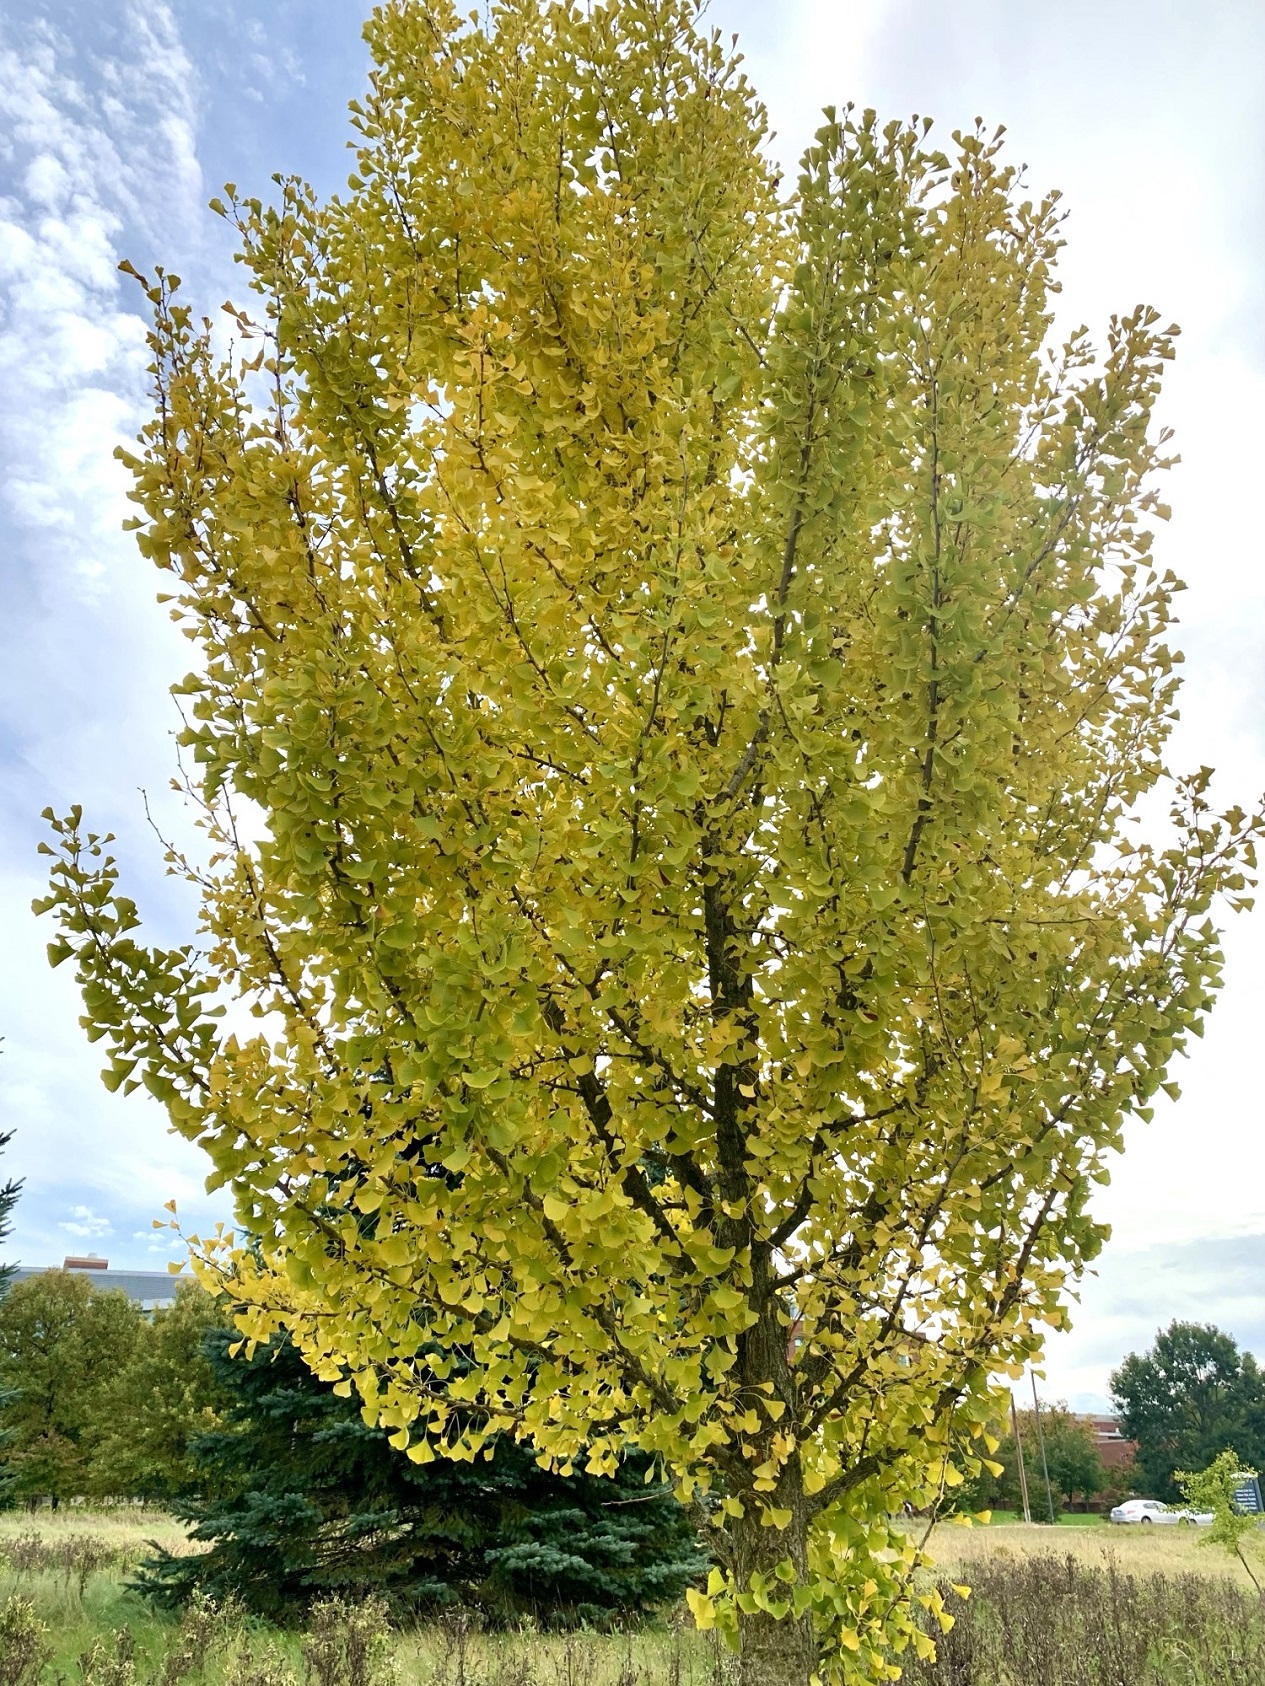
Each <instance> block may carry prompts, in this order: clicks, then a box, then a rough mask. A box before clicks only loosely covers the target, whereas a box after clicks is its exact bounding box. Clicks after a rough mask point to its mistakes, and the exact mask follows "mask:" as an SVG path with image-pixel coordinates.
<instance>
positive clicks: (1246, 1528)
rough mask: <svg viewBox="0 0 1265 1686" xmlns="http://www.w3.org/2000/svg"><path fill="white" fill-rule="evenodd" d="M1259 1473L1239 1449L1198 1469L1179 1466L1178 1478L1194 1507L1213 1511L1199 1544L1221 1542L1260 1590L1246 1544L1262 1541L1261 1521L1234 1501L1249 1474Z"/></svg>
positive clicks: (1188, 1500) (1189, 1503)
mask: <svg viewBox="0 0 1265 1686" xmlns="http://www.w3.org/2000/svg"><path fill="white" fill-rule="evenodd" d="M1255 1474H1256V1471H1255V1470H1254V1469H1245V1468H1244V1467H1243V1464H1242V1462H1241V1461H1240V1459H1239V1455H1238V1453H1237V1452H1233V1451H1230V1450H1229V1449H1227V1450H1226V1451H1224V1452H1219V1453H1218V1454H1217V1456H1216V1457H1215V1458H1214V1459H1213V1460H1212V1462H1211V1463H1210V1464H1209V1465H1208V1467H1207V1469H1203V1470H1199V1471H1197V1472H1194V1473H1192V1472H1190V1471H1189V1470H1178V1471H1177V1475H1176V1481H1177V1485H1178V1487H1179V1488H1180V1489H1181V1494H1182V1497H1183V1498H1184V1499H1185V1501H1186V1503H1187V1504H1188V1505H1189V1506H1190V1507H1191V1509H1192V1510H1202V1511H1211V1512H1212V1526H1211V1527H1210V1528H1209V1529H1208V1532H1207V1533H1206V1534H1205V1535H1204V1536H1203V1538H1202V1539H1201V1540H1200V1542H1199V1543H1200V1545H1209V1546H1220V1547H1221V1548H1222V1549H1223V1550H1224V1551H1227V1552H1229V1554H1230V1556H1231V1557H1237V1558H1238V1560H1239V1562H1240V1563H1241V1564H1242V1565H1243V1567H1244V1569H1246V1570H1247V1573H1248V1577H1249V1579H1250V1580H1251V1582H1252V1585H1253V1586H1254V1587H1255V1588H1256V1590H1257V1592H1261V1591H1263V1590H1265V1588H1262V1586H1261V1583H1260V1581H1259V1580H1258V1579H1257V1578H1256V1571H1255V1570H1254V1569H1253V1568H1252V1565H1251V1564H1250V1563H1249V1562H1248V1560H1247V1558H1246V1556H1245V1555H1244V1552H1243V1547H1244V1546H1245V1545H1247V1544H1248V1543H1249V1541H1250V1542H1252V1543H1253V1544H1258V1543H1259V1541H1260V1527H1261V1521H1260V1517H1259V1516H1255V1515H1253V1514H1252V1512H1251V1511H1243V1510H1239V1509H1238V1507H1237V1506H1236V1505H1235V1502H1234V1493H1235V1489H1236V1488H1237V1487H1238V1486H1239V1484H1240V1482H1241V1481H1243V1480H1244V1478H1245V1477H1247V1476H1253V1475H1255Z"/></svg>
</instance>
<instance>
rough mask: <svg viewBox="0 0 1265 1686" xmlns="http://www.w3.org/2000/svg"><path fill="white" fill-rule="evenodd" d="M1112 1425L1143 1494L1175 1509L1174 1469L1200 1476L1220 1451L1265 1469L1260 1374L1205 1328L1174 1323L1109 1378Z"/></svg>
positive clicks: (1227, 1339)
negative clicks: (1116, 1417)
mask: <svg viewBox="0 0 1265 1686" xmlns="http://www.w3.org/2000/svg"><path fill="white" fill-rule="evenodd" d="M1110 1386H1111V1394H1112V1398H1113V1399H1114V1401H1115V1405H1116V1409H1117V1410H1118V1411H1119V1413H1120V1426H1121V1428H1122V1429H1123V1430H1124V1433H1125V1434H1126V1436H1127V1437H1128V1438H1129V1439H1130V1440H1136V1441H1137V1443H1138V1452H1137V1465H1138V1478H1139V1480H1140V1482H1141V1484H1142V1488H1143V1490H1145V1492H1147V1493H1148V1494H1150V1495H1152V1496H1153V1497H1155V1498H1157V1499H1165V1500H1167V1501H1169V1502H1170V1503H1176V1502H1177V1501H1178V1500H1179V1499H1180V1498H1181V1488H1180V1484H1179V1483H1178V1481H1177V1475H1176V1472H1177V1471H1178V1470H1202V1469H1205V1468H1207V1467H1208V1465H1210V1464H1211V1462H1212V1460H1213V1459H1214V1458H1216V1457H1217V1456H1218V1454H1219V1453H1221V1452H1222V1451H1224V1450H1225V1448H1226V1447H1233V1449H1234V1451H1235V1452H1236V1454H1237V1455H1238V1457H1239V1458H1240V1459H1242V1460H1243V1461H1244V1462H1245V1463H1249V1464H1251V1465H1253V1466H1254V1467H1256V1468H1260V1467H1265V1433H1263V1431H1265V1376H1262V1374H1261V1371H1260V1367H1259V1366H1258V1364H1257V1362H1256V1360H1255V1358H1254V1357H1253V1356H1252V1354H1251V1353H1250V1352H1241V1351H1240V1350H1239V1346H1238V1342H1237V1341H1235V1340H1234V1338H1233V1336H1231V1335H1227V1334H1225V1333H1224V1332H1223V1331H1222V1330H1220V1329H1218V1328H1216V1327H1215V1326H1214V1325H1213V1324H1211V1323H1183V1322H1181V1321H1180V1320H1175V1321H1174V1322H1172V1323H1170V1324H1169V1326H1168V1328H1167V1329H1161V1330H1160V1331H1159V1333H1158V1334H1157V1335H1156V1337H1155V1345H1154V1346H1153V1347H1152V1348H1151V1349H1150V1351H1149V1352H1144V1353H1136V1352H1131V1353H1130V1354H1129V1355H1128V1357H1127V1358H1126V1359H1125V1360H1124V1362H1123V1363H1122V1364H1121V1365H1120V1367H1119V1369H1118V1370H1114V1371H1113V1372H1112V1374H1111V1382H1110Z"/></svg>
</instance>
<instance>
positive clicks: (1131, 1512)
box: [1111, 1499, 1213, 1528]
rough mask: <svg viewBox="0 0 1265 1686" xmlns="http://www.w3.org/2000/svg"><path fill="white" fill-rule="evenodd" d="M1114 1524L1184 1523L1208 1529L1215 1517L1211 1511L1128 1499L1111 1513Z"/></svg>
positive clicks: (1153, 1501)
mask: <svg viewBox="0 0 1265 1686" xmlns="http://www.w3.org/2000/svg"><path fill="white" fill-rule="evenodd" d="M1111 1520H1112V1521H1113V1522H1159V1523H1168V1524H1174V1523H1184V1524H1185V1525H1186V1526H1187V1527H1190V1526H1192V1525H1196V1526H1198V1527H1200V1528H1206V1527H1208V1525H1209V1523H1211V1522H1212V1520H1213V1516H1212V1512H1211V1511H1210V1510H1181V1509H1179V1508H1176V1507H1174V1506H1172V1505H1162V1504H1161V1503H1160V1501H1159V1500H1158V1499H1126V1500H1125V1501H1124V1503H1123V1504H1122V1505H1117V1506H1116V1508H1115V1509H1114V1510H1113V1511H1112V1513H1111Z"/></svg>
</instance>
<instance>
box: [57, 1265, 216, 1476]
mask: <svg viewBox="0 0 1265 1686" xmlns="http://www.w3.org/2000/svg"><path fill="white" fill-rule="evenodd" d="M226 1324H227V1314H226V1312H225V1311H224V1310H223V1309H222V1308H221V1306H220V1305H219V1303H218V1302H217V1301H216V1300H215V1299H214V1298H213V1297H212V1296H211V1295H210V1294H208V1293H207V1292H206V1291H205V1289H203V1288H201V1287H200V1286H199V1285H198V1284H197V1283H196V1282H192V1281H190V1282H184V1283H181V1285H180V1288H179V1290H178V1292H177V1294H176V1298H175V1300H174V1301H173V1302H172V1304H171V1305H169V1306H160V1307H159V1308H158V1309H157V1310H156V1311H155V1312H154V1314H153V1319H152V1321H151V1323H150V1325H149V1327H148V1329H146V1330H145V1331H144V1332H143V1337H142V1339H140V1340H139V1341H138V1342H137V1344H136V1348H135V1351H134V1353H133V1356H132V1360H131V1362H130V1363H129V1364H126V1365H124V1366H123V1367H122V1368H121V1369H119V1370H117V1371H116V1372H115V1373H114V1375H113V1376H112V1378H111V1379H109V1380H108V1381H106V1382H105V1383H104V1384H103V1385H102V1387H101V1388H100V1389H99V1391H98V1393H97V1396H96V1404H95V1409H94V1413H93V1423H92V1433H91V1436H90V1441H91V1449H90V1452H89V1455H88V1461H87V1466H86V1471H85V1482H86V1485H87V1488H88V1490H89V1491H90V1492H92V1493H93V1494H95V1495H97V1496H98V1497H111V1496H116V1495H117V1496H125V1497H127V1498H142V1499H153V1500H157V1501H160V1502H164V1503H166V1502H168V1501H170V1500H172V1499H174V1498H175V1497H176V1495H177V1494H179V1493H183V1492H187V1491H188V1488H189V1485H190V1482H191V1480H196V1479H197V1477H196V1475H195V1471H194V1466H193V1463H192V1458H191V1452H190V1443H191V1442H192V1441H193V1440H194V1439H195V1438H196V1437H197V1436H199V1435H204V1434H206V1433H208V1432H209V1431H210V1430H212V1429H214V1428H215V1427H216V1426H217V1425H218V1423H219V1420H220V1412H221V1411H222V1410H223V1409H224V1408H225V1406H226V1405H227V1404H228V1402H229V1395H228V1393H227V1391H226V1390H225V1388H224V1387H223V1386H222V1384H221V1383H220V1382H219V1381H218V1379H217V1377H216V1374H215V1371H214V1369H213V1368H212V1366H211V1363H210V1361H209V1360H208V1358H207V1356H206V1352H205V1345H206V1337H207V1335H208V1334H209V1333H210V1332H211V1331H212V1330H213V1329H219V1328H223V1327H225V1326H226Z"/></svg>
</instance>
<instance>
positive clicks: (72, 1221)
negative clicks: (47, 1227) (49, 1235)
mask: <svg viewBox="0 0 1265 1686" xmlns="http://www.w3.org/2000/svg"><path fill="white" fill-rule="evenodd" d="M57 1227H58V1229H64V1230H66V1231H67V1232H68V1233H69V1234H71V1235H78V1236H80V1237H81V1238H82V1239H84V1240H86V1241H95V1240H97V1238H98V1237H100V1236H103V1235H113V1233H114V1225H113V1224H112V1223H111V1222H110V1220H109V1218H102V1217H98V1216H97V1214H96V1213H95V1212H94V1211H93V1210H92V1208H91V1206H72V1207H71V1211H70V1217H69V1218H67V1219H65V1220H63V1222H61V1223H59V1224H58V1226H57Z"/></svg>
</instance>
